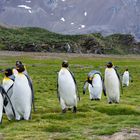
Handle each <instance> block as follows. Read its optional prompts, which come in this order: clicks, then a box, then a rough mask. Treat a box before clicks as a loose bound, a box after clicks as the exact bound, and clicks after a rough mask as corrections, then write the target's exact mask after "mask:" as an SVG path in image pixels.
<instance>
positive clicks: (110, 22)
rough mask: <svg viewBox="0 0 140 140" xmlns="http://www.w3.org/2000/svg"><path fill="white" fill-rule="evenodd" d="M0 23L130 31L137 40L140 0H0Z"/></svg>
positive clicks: (64, 29)
mask: <svg viewBox="0 0 140 140" xmlns="http://www.w3.org/2000/svg"><path fill="white" fill-rule="evenodd" d="M0 23H2V24H6V25H7V24H8V25H16V26H31V27H33V26H36V27H43V28H47V29H48V30H50V31H54V32H58V33H63V34H82V33H93V32H101V33H103V34H105V35H108V34H112V33H131V34H133V35H135V36H136V38H138V39H140V0H0Z"/></svg>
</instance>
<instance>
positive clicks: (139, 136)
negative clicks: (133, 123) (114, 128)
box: [99, 128, 140, 140]
mask: <svg viewBox="0 0 140 140" xmlns="http://www.w3.org/2000/svg"><path fill="white" fill-rule="evenodd" d="M99 139H100V140H140V130H139V129H137V128H132V129H131V130H127V129H124V130H123V131H122V132H117V133H115V134H113V135H110V136H100V137H99Z"/></svg>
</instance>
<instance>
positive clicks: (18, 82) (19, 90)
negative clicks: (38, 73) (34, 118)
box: [11, 65, 32, 120]
mask: <svg viewBox="0 0 140 140" xmlns="http://www.w3.org/2000/svg"><path fill="white" fill-rule="evenodd" d="M17 71H18V75H17V76H16V78H15V82H14V86H13V95H12V97H11V100H13V106H14V109H15V115H16V120H21V119H24V120H29V119H30V117H31V109H32V90H31V87H30V83H29V80H28V78H27V77H26V75H25V74H23V73H22V72H23V71H25V68H24V65H19V66H18V68H17Z"/></svg>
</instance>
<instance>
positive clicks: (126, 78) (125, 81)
mask: <svg viewBox="0 0 140 140" xmlns="http://www.w3.org/2000/svg"><path fill="white" fill-rule="evenodd" d="M129 78H130V75H129V71H128V69H126V70H125V72H124V73H123V77H122V84H123V86H127V87H128V86H129Z"/></svg>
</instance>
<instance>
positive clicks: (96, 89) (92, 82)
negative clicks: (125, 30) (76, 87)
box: [83, 70, 103, 100]
mask: <svg viewBox="0 0 140 140" xmlns="http://www.w3.org/2000/svg"><path fill="white" fill-rule="evenodd" d="M87 86H88V90H89V94H90V99H91V100H100V99H101V95H102V91H103V81H102V76H101V73H100V72H99V71H96V70H93V71H91V72H89V73H88V77H87V80H86V81H85V84H84V88H83V94H85V92H86V88H87Z"/></svg>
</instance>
